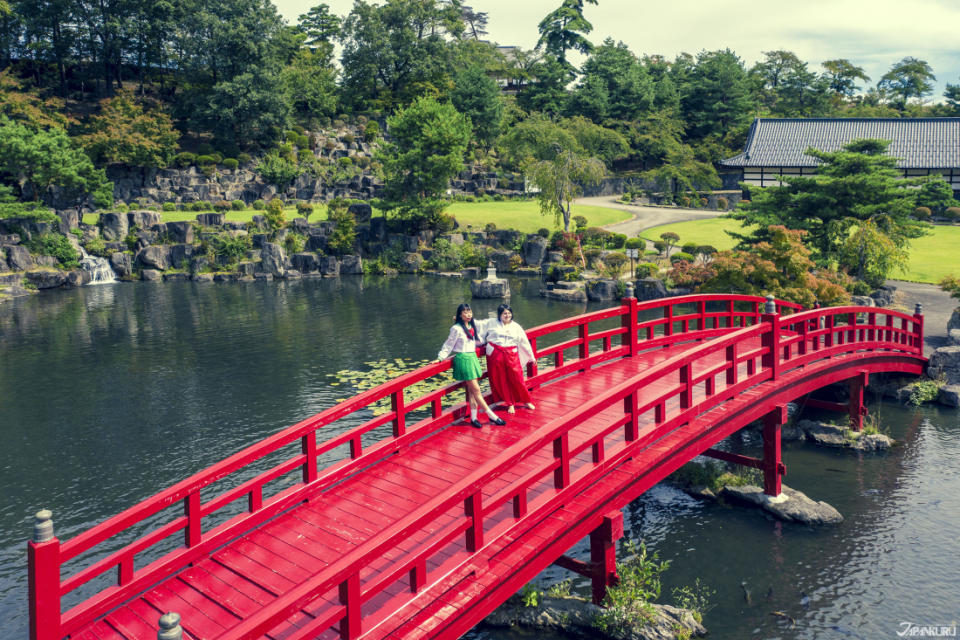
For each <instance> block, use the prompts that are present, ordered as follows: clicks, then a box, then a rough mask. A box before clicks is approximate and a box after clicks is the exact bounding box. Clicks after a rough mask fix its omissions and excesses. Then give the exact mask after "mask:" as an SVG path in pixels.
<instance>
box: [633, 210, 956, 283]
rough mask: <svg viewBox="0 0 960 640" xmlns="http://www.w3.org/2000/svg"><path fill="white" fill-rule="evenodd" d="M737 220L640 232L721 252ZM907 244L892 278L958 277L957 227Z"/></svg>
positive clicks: (729, 244) (728, 244)
mask: <svg viewBox="0 0 960 640" xmlns="http://www.w3.org/2000/svg"><path fill="white" fill-rule="evenodd" d="M739 226H740V225H739V223H738V222H736V221H734V220H730V219H728V218H710V219H707V220H693V221H691V222H678V223H676V224H667V225H663V226H661V227H653V228H651V229H647V230H646V231H644V232H643V234H642V235H643V237H644V238H646V239H647V240H651V241H652V240H659V239H660V234H661V233H666V232H668V231H672V232H673V233H676V234H677V235H679V236H680V244H683V243H685V242H696V243H697V244H711V245H713V246H714V247H716V248H717V249H719V250H720V251H723V250H725V249H731V248H733V244H734V242H733V238H731V237H730V236H728V235H727V234H726V233H724V232H725V231H726V230H727V229H729V230H731V231H735V230H737V229H738V228H739ZM910 244H911V246H910V265H909V267H908V268H907V271H906V273H900V272H895V273H893V274H891V276H892V277H894V278H896V279H898V280H909V281H911V282H926V283H929V284H936V283H938V282H940V280H941V279H943V277H944V276H947V275H950V274H954V275H958V276H960V252H958V251H957V248H958V247H960V227H956V226H946V225H936V226H934V227H933V230H932V231H931V233H930V235H927V236H924V237H922V238H917V239H916V240H913V241H912V242H911V243H910Z"/></svg>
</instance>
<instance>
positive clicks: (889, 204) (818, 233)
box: [732, 140, 927, 264]
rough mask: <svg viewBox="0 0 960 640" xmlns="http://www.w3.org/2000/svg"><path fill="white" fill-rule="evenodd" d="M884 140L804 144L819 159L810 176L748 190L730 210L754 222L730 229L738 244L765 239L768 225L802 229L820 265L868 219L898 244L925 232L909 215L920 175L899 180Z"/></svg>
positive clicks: (835, 257)
mask: <svg viewBox="0 0 960 640" xmlns="http://www.w3.org/2000/svg"><path fill="white" fill-rule="evenodd" d="M889 144H890V143H889V142H888V141H885V140H854V141H852V142H850V143H848V144H846V145H844V147H843V148H842V149H840V150H839V151H832V152H824V151H818V150H816V149H812V148H811V149H808V150H807V151H806V153H807V155H809V156H812V157H814V158H816V159H817V160H818V161H819V162H820V164H819V166H818V168H817V173H816V174H815V175H813V176H783V178H782V180H783V182H784V183H785V184H784V185H783V186H779V187H767V188H764V189H755V190H754V189H751V200H750V202H749V204H747V205H745V206H743V207H742V208H741V209H740V210H738V211H737V212H735V213H733V214H732V217H733V218H734V219H736V220H740V221H742V222H744V223H745V224H747V225H755V230H754V231H753V232H748V233H743V234H732V235H734V236H735V237H736V238H737V239H738V240H739V241H740V244H741V246H746V245H749V244H751V243H754V242H759V241H766V240H769V238H768V237H767V235H766V233H767V228H768V227H769V226H770V225H784V226H786V227H787V228H789V229H799V230H803V231H805V232H806V234H807V235H806V237H805V242H806V243H807V245H808V246H809V247H810V248H811V249H812V250H813V251H814V257H815V258H816V259H817V260H818V261H819V262H820V263H821V264H829V263H830V262H834V261H836V260H838V259H839V257H840V252H841V250H842V248H843V246H844V244H845V243H846V242H847V239H848V238H849V236H850V233H851V231H852V230H853V229H854V228H855V227H858V226H859V225H860V224H861V223H863V222H865V221H868V220H869V221H872V222H873V224H874V225H875V226H876V228H877V229H878V230H879V231H881V232H883V233H884V234H886V235H887V236H888V237H889V238H890V239H891V241H892V242H893V244H894V245H895V246H897V247H899V248H901V249H906V248H907V247H909V244H910V240H911V239H912V238H916V237H919V236H920V235H922V234H923V233H924V232H925V229H926V228H927V225H925V224H924V223H922V222H919V221H917V220H914V219H913V218H912V217H911V213H913V209H914V206H915V201H916V195H917V190H916V189H915V188H913V187H915V186H916V185H917V184H919V183H920V180H914V179H903V178H901V177H900V172H899V171H898V170H897V168H896V164H897V159H896V158H894V157H892V156H888V155H885V154H884V152H885V151H886V149H887V147H888V146H889Z"/></svg>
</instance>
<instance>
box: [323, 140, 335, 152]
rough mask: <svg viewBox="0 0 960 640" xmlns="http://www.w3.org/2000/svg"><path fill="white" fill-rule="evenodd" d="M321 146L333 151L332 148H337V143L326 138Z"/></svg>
mask: <svg viewBox="0 0 960 640" xmlns="http://www.w3.org/2000/svg"><path fill="white" fill-rule="evenodd" d="M323 148H324V149H326V150H327V151H333V150H334V149H336V148H337V143H336V142H334V141H333V140H330V139H328V140H327V141H326V142H324V143H323Z"/></svg>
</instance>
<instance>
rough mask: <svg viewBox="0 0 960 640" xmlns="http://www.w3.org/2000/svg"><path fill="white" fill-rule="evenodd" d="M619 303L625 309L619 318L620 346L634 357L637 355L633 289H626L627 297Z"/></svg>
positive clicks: (635, 301)
mask: <svg viewBox="0 0 960 640" xmlns="http://www.w3.org/2000/svg"><path fill="white" fill-rule="evenodd" d="M620 302H621V304H622V305H623V306H624V307H625V308H624V310H623V315H621V316H620V326H621V327H623V334H622V335H621V336H620V344H621V345H623V346H625V347H627V348H628V350H629V351H628V353H629V354H630V355H631V356H634V355H636V353H637V325H636V322H637V299H636V298H635V297H634V296H633V287H627V296H626V297H624V298H623V300H621V301H620Z"/></svg>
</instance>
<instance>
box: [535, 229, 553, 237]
mask: <svg viewBox="0 0 960 640" xmlns="http://www.w3.org/2000/svg"><path fill="white" fill-rule="evenodd" d="M537 235H538V236H540V237H541V238H549V237H550V229H547V228H546V227H540V228H539V229H537Z"/></svg>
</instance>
